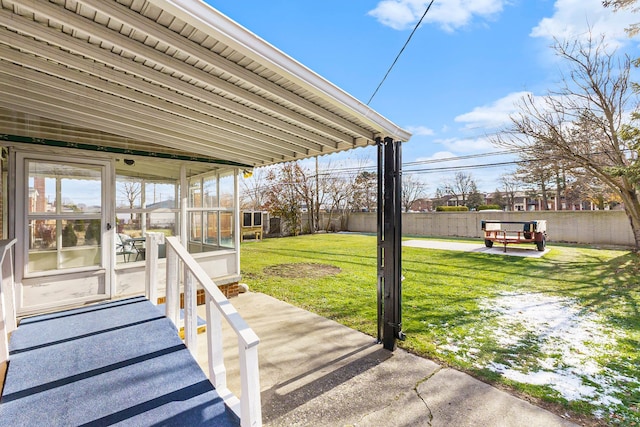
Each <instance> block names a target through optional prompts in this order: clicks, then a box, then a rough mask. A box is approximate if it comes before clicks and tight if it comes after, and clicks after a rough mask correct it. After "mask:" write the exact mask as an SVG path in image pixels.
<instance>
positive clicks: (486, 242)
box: [484, 239, 493, 248]
mask: <svg viewBox="0 0 640 427" xmlns="http://www.w3.org/2000/svg"><path fill="white" fill-rule="evenodd" d="M484 245H485V246H486V247H488V248H492V247H493V240H489V239H484Z"/></svg>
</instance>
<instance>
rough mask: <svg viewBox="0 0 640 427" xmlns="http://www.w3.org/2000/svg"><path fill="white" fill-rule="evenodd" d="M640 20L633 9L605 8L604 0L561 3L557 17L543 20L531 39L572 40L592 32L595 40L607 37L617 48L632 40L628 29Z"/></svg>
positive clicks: (566, 1)
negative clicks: (615, 10)
mask: <svg viewBox="0 0 640 427" xmlns="http://www.w3.org/2000/svg"><path fill="white" fill-rule="evenodd" d="M638 19H639V17H638V15H637V14H634V13H633V12H631V11H630V10H626V9H622V10H619V11H617V12H614V11H613V9H612V8H605V7H603V6H602V2H601V0H557V1H556V2H555V5H554V13H553V16H551V17H549V18H544V19H542V20H541V21H540V22H539V23H538V25H537V26H536V27H534V28H533V30H532V31H531V36H532V37H540V38H545V39H553V38H554V37H555V38H557V39H559V40H569V39H575V38H583V37H585V38H586V37H587V36H588V35H589V32H591V34H592V35H593V36H594V37H599V36H600V35H602V34H606V36H607V41H608V42H609V43H610V44H611V45H614V46H617V45H621V44H624V43H625V42H626V41H628V40H629V38H628V36H627V33H626V32H625V31H624V29H625V28H627V27H628V26H629V25H630V24H632V23H635V22H638Z"/></svg>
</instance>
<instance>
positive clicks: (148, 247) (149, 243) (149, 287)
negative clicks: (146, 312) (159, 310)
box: [144, 233, 164, 305]
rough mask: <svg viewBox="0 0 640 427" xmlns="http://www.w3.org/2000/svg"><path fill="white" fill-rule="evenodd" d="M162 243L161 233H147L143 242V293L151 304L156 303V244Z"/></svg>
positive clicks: (162, 236) (162, 235)
mask: <svg viewBox="0 0 640 427" xmlns="http://www.w3.org/2000/svg"><path fill="white" fill-rule="evenodd" d="M160 243H164V234H163V233H147V240H146V242H145V266H144V267H145V274H144V280H145V293H146V296H147V299H148V300H149V301H151V304H153V305H157V304H158V274H157V272H158V244H160Z"/></svg>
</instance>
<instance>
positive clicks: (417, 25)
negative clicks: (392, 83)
mask: <svg viewBox="0 0 640 427" xmlns="http://www.w3.org/2000/svg"><path fill="white" fill-rule="evenodd" d="M434 1H435V0H431V3H429V6H427V10H425V11H424V13H423V14H422V17H421V18H420V20H419V21H418V23H417V24H416V26H415V27H413V31H411V34H409V38H408V39H407V41H406V42H405V43H404V46H402V49H400V52H398V55H397V56H396V59H394V60H393V64H391V66H390V67H389V69H388V70H387V73H386V74H385V75H384V77H383V78H382V81H381V82H380V84H379V85H378V87H377V88H376V90H374V91H373V94H372V95H371V98H369V101H367V105H369V104H370V103H371V101H372V100H373V97H374V96H376V94H377V93H378V90H380V87H381V86H382V84H383V83H384V81H385V80H387V76H388V75H389V73H390V72H391V70H392V69H393V67H394V65H396V62H398V58H400V55H402V52H404V48H405V47H407V45H408V44H409V42H410V41H411V37H413V33H415V32H416V30H417V29H418V27H419V26H420V24H421V23H422V20H423V19H424V17H425V16H427V12H429V9H431V5H432V4H433V2H434Z"/></svg>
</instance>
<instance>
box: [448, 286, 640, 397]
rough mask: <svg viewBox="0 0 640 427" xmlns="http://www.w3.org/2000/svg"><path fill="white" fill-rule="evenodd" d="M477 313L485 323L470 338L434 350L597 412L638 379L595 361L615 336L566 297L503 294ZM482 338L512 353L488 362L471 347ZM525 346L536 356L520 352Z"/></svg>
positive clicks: (605, 354)
mask: <svg viewBox="0 0 640 427" xmlns="http://www.w3.org/2000/svg"><path fill="white" fill-rule="evenodd" d="M480 308H481V309H482V310H483V311H484V313H485V314H486V315H487V318H488V319H491V320H490V321H488V322H487V324H478V325H476V326H475V328H474V329H475V330H474V333H473V334H469V335H473V337H474V339H473V340H470V339H469V336H466V337H459V338H458V339H455V338H451V337H450V338H449V339H447V343H446V344H445V345H443V346H440V347H439V351H442V352H451V353H455V355H456V357H457V358H459V359H462V360H465V361H471V362H472V363H475V365H476V366H477V367H478V368H488V369H491V370H493V371H495V372H498V373H500V374H501V375H503V376H504V377H505V378H508V379H510V380H512V381H517V382H520V383H525V384H533V385H541V386H548V387H550V388H552V389H554V390H556V391H557V392H558V394H559V395H560V396H562V397H563V398H565V399H567V400H569V401H574V400H584V401H587V402H590V403H592V404H593V405H596V406H600V407H603V406H605V407H606V406H611V405H621V404H622V402H621V401H620V400H619V399H618V398H617V397H615V395H616V394H620V393H625V392H627V390H628V388H627V387H626V386H622V384H625V383H626V384H627V386H629V385H634V384H635V385H636V386H640V383H639V382H638V379H634V378H628V377H624V376H622V375H620V374H619V373H618V372H614V371H612V370H610V369H608V368H606V367H604V366H602V365H601V364H600V363H599V362H598V360H603V359H609V360H610V359H611V357H615V353H614V352H613V350H612V349H613V348H615V346H616V338H617V334H616V331H615V330H614V329H612V328H609V327H606V326H605V325H604V322H603V320H602V319H601V317H600V316H599V315H598V314H597V313H595V312H593V311H589V310H586V309H584V308H583V307H581V306H580V305H578V304H577V302H576V301H575V300H573V299H571V298H563V297H558V296H552V295H544V294H539V293H504V294H501V295H500V296H498V297H497V298H492V299H486V300H483V301H481V303H480ZM445 327H446V326H445ZM483 338H489V339H490V340H493V341H494V342H496V343H497V344H498V345H499V346H500V347H502V349H503V350H507V351H508V350H509V349H513V351H512V353H513V354H504V353H503V354H502V361H503V362H504V363H497V362H496V361H488V360H487V357H486V356H487V354H484V355H483V354H482V352H481V351H480V350H479V349H478V348H477V347H478V339H480V340H482V339H483ZM530 347H531V348H534V349H535V350H534V351H536V354H537V355H538V357H536V356H535V355H533V356H532V355H530V354H525V353H524V350H523V349H524V348H530ZM528 356H531V357H528ZM518 361H521V363H518Z"/></svg>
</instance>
